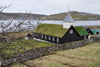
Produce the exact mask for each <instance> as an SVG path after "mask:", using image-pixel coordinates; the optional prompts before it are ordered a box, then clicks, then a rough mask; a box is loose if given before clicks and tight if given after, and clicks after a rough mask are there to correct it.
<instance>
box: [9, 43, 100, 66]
mask: <svg viewBox="0 0 100 67" xmlns="http://www.w3.org/2000/svg"><path fill="white" fill-rule="evenodd" d="M22 64H24V65H25V66H26V67H29V66H30V67H94V66H96V65H98V64H100V44H99V42H94V43H90V44H88V45H87V46H84V47H80V48H76V49H70V50H65V51H57V52H55V53H54V54H52V55H48V56H44V57H40V58H38V59H35V60H29V61H27V62H23V63H22ZM17 65H18V64H13V65H11V66H10V67H15V66H17ZM19 67H20V66H19ZM21 67H24V66H21Z"/></svg>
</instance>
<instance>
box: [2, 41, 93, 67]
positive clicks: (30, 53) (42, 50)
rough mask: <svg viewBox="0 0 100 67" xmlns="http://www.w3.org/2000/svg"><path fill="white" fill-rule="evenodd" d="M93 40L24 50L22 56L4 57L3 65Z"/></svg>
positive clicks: (78, 45)
mask: <svg viewBox="0 0 100 67" xmlns="http://www.w3.org/2000/svg"><path fill="white" fill-rule="evenodd" d="M91 42H93V39H86V40H80V41H75V42H68V43H65V44H58V45H53V46H47V47H40V48H36V49H33V50H29V51H26V52H23V53H21V54H20V56H13V57H10V58H6V59H2V60H1V66H8V65H9V64H11V63H14V62H17V61H20V62H24V61H28V60H31V59H35V58H38V57H41V56H44V55H46V54H47V53H51V52H54V51H57V50H66V49H73V48H77V47H82V46H85V45H86V44H88V43H91Z"/></svg>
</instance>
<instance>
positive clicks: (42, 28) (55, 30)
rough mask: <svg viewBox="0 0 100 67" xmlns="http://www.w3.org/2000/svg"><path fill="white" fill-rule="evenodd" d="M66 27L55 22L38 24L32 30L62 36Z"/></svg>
mask: <svg viewBox="0 0 100 67" xmlns="http://www.w3.org/2000/svg"><path fill="white" fill-rule="evenodd" d="M67 30H68V29H64V28H63V25H57V24H40V25H39V26H38V27H37V28H36V29H35V31H34V32H37V33H42V34H46V35H51V36H57V37H62V36H63V35H64V34H65V33H66V32H67Z"/></svg>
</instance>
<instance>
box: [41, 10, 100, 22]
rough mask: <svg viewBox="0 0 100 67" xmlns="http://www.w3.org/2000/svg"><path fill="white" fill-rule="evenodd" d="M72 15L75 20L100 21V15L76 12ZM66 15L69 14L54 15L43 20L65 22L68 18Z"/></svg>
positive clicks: (72, 12)
mask: <svg viewBox="0 0 100 67" xmlns="http://www.w3.org/2000/svg"><path fill="white" fill-rule="evenodd" d="M70 14H71V16H72V17H73V18H74V19H75V20H100V15H98V14H91V13H85V12H76V11H71V12H70ZM66 15H67V12H65V13H59V14H53V15H49V16H47V17H44V18H43V19H45V20H63V19H64V18H65V17H66Z"/></svg>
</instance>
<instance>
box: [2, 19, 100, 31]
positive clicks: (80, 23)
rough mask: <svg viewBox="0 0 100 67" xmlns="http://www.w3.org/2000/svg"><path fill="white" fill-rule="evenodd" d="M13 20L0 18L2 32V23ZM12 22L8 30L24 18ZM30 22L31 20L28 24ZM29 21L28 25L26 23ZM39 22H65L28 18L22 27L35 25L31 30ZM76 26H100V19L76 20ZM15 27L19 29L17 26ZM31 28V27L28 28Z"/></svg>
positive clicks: (61, 22) (34, 26)
mask: <svg viewBox="0 0 100 67" xmlns="http://www.w3.org/2000/svg"><path fill="white" fill-rule="evenodd" d="M10 21H11V20H0V32H2V30H3V29H2V28H1V25H2V24H3V26H5V25H6V24H8V23H10ZM11 22H12V23H11V24H10V25H9V26H8V27H7V30H9V29H10V28H13V27H15V26H17V25H18V24H19V23H20V22H22V20H19V21H18V20H13V21H11ZM28 22H30V23H31V24H30V23H29V24H30V25H29V24H28ZM26 23H27V25H25V24H26ZM38 23H47V24H63V21H58V20H44V21H43V20H41V21H36V20H35V21H34V20H31V21H29V20H27V21H24V25H23V24H22V25H21V26H22V28H26V27H28V26H31V27H33V28H32V29H30V30H33V29H35V28H36V27H37V25H38ZM74 26H100V20H95V21H75V24H74ZM13 29H17V28H16V27H15V28H13ZM5 30H6V29H5ZM28 30H29V29H28Z"/></svg>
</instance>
